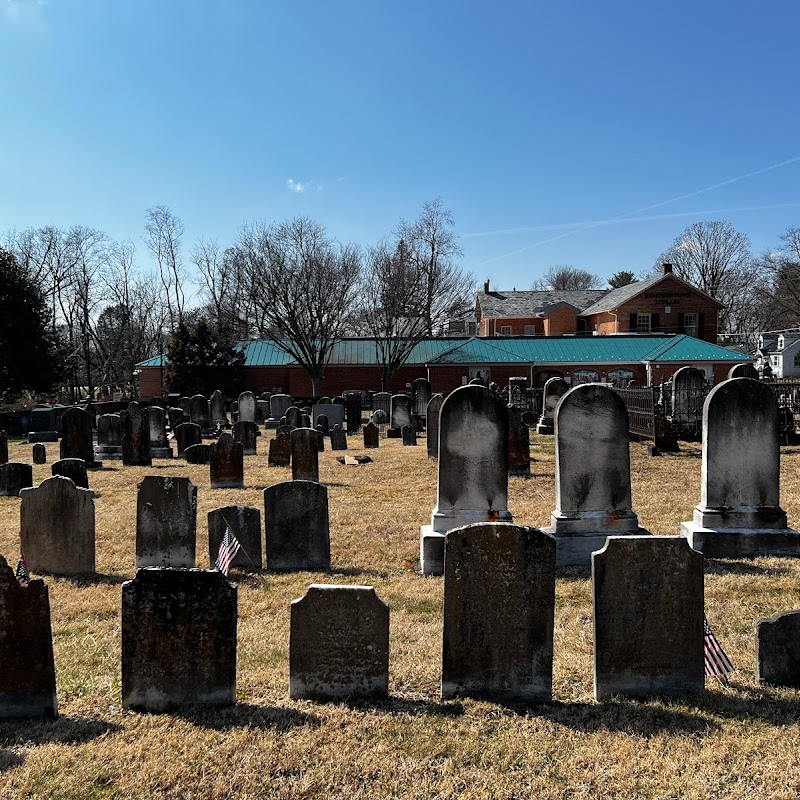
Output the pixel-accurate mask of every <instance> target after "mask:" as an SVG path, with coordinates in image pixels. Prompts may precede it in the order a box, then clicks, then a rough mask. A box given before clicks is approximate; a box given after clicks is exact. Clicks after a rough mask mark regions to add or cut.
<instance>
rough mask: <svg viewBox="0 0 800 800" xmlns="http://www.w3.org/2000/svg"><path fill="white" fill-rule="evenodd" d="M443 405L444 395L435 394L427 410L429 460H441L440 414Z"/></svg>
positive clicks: (426, 432)
mask: <svg viewBox="0 0 800 800" xmlns="http://www.w3.org/2000/svg"><path fill="white" fill-rule="evenodd" d="M442 403H444V395H443V394H435V395H433V397H431V399H430V402H429V403H428V407H427V409H426V410H425V419H426V422H425V436H426V439H425V445H426V448H427V455H428V458H439V413H440V412H441V410H442Z"/></svg>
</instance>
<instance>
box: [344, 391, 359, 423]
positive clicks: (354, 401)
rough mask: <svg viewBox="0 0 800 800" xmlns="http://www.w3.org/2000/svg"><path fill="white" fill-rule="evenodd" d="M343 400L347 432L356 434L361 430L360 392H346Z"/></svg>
mask: <svg viewBox="0 0 800 800" xmlns="http://www.w3.org/2000/svg"><path fill="white" fill-rule="evenodd" d="M344 400H345V406H344V407H345V416H346V417H347V432H348V433H356V432H358V431H359V430H360V429H361V392H348V393H347V394H346V395H345V398H344Z"/></svg>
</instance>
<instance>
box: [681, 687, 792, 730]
mask: <svg viewBox="0 0 800 800" xmlns="http://www.w3.org/2000/svg"><path fill="white" fill-rule="evenodd" d="M729 685H730V687H731V688H732V689H734V690H735V691H737V692H738V693H739V694H737V695H731V694H727V693H726V692H722V691H719V690H715V689H711V690H709V691H707V692H705V693H704V694H703V695H701V696H700V697H699V698H697V701H696V707H697V709H698V711H701V712H702V713H705V714H711V715H713V716H715V717H718V718H720V719H723V720H728V719H736V720H759V721H761V722H764V723H766V724H768V725H776V726H784V725H796V724H797V720H798V719H800V697H798V695H797V694H796V693H793V696H792V697H785V696H781V695H780V694H776V693H775V690H771V689H766V688H764V689H759V688H757V687H753V686H748V685H745V684H740V683H738V682H734V681H731V682H730V684H729Z"/></svg>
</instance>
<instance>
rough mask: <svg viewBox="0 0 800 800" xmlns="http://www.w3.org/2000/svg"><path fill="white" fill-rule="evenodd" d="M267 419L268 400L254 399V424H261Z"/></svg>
mask: <svg viewBox="0 0 800 800" xmlns="http://www.w3.org/2000/svg"><path fill="white" fill-rule="evenodd" d="M268 419H269V400H256V424H257V425H263V424H264V423H265V422H266V421H267V420H268Z"/></svg>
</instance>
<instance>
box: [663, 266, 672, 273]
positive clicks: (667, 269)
mask: <svg viewBox="0 0 800 800" xmlns="http://www.w3.org/2000/svg"><path fill="white" fill-rule="evenodd" d="M661 271H662V272H663V273H664V274H665V275H671V274H672V264H662V265H661Z"/></svg>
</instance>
